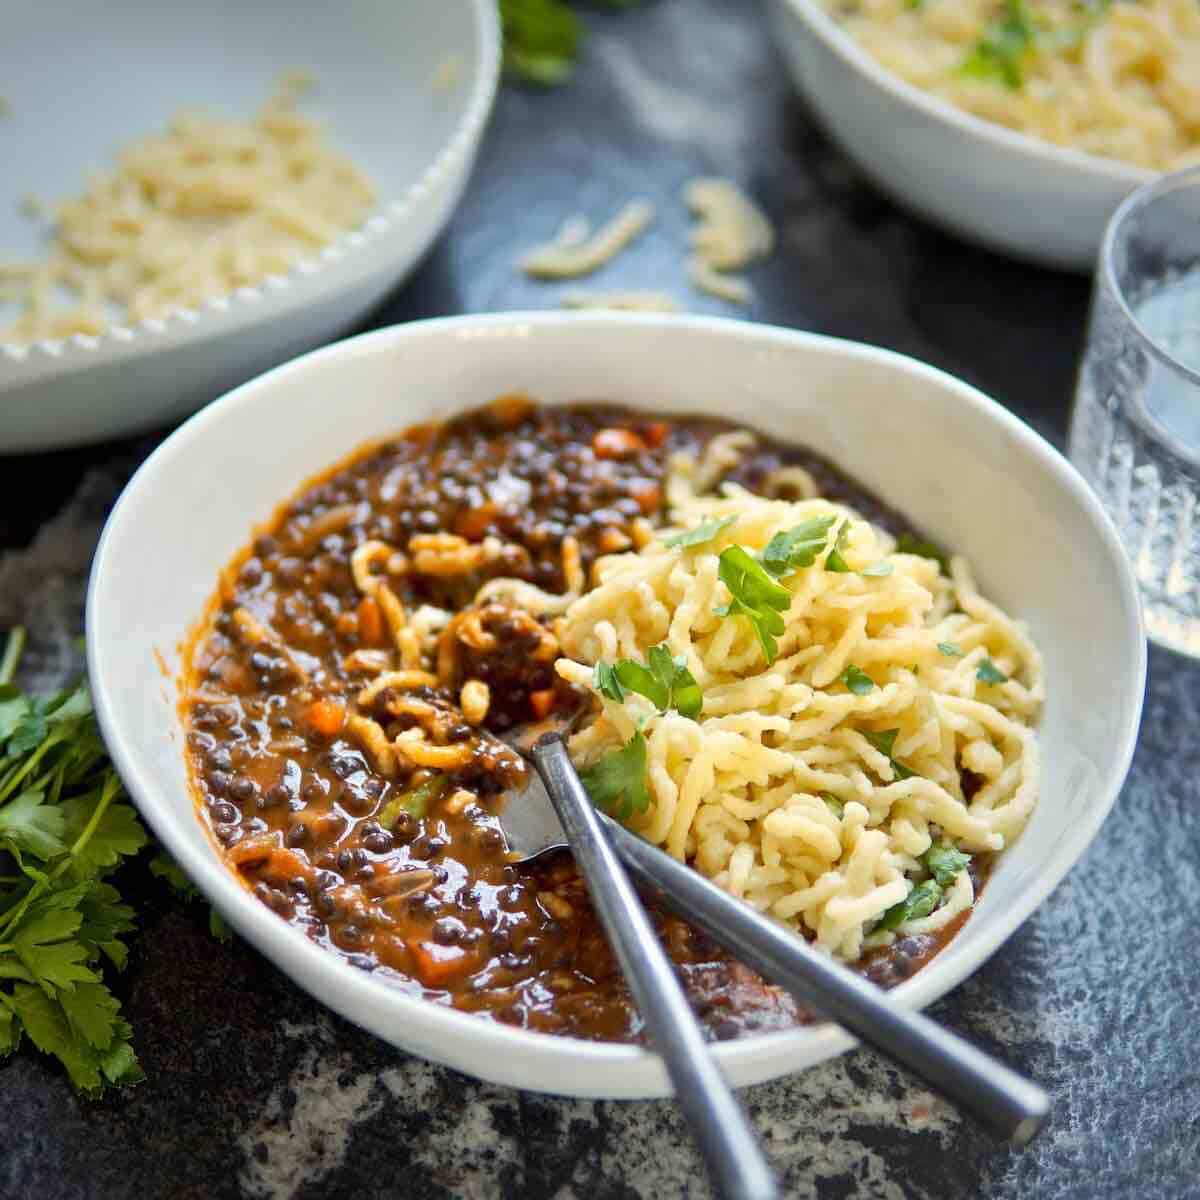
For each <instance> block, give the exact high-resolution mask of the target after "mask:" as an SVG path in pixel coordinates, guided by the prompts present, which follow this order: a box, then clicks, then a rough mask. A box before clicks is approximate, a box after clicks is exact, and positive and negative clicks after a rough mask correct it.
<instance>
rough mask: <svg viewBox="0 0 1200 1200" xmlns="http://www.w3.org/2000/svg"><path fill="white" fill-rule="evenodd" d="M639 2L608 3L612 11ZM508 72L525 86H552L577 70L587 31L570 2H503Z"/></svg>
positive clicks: (539, 0)
mask: <svg viewBox="0 0 1200 1200" xmlns="http://www.w3.org/2000/svg"><path fill="white" fill-rule="evenodd" d="M636 2H637V0H607V5H608V7H609V8H631V7H632V6H633V5H634V4H635V3H636ZM500 29H501V32H502V34H503V37H504V71H505V74H506V75H508V76H509V77H510V78H513V79H519V80H522V81H524V82H525V83H534V84H540V85H541V86H543V87H552V86H554V85H555V84H559V83H565V82H566V81H567V80H568V79H570V77H571V72H572V71H573V70H574V69H575V60H576V59H577V58H578V57H579V48H580V46H581V45H582V43H583V36H584V30H583V25H582V23H581V22H580V20H579V18H578V16H576V15H575V12H574V11H573V10H572V8H571V6H570V5H569V4H568V3H566V0H500Z"/></svg>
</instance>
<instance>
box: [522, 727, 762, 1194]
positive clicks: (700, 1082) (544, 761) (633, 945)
mask: <svg viewBox="0 0 1200 1200" xmlns="http://www.w3.org/2000/svg"><path fill="white" fill-rule="evenodd" d="M530 754H531V757H532V759H533V764H534V766H535V767H537V769H538V773H539V774H540V775H541V778H542V780H543V781H544V783H545V787H544V788H542V787H541V786H540V785H539V792H540V796H541V802H542V804H543V805H544V806H545V808H546V811H547V812H548V813H549V815H550V818H551V820H553V821H554V824H555V826H556V827H557V835H558V837H559V839H560V842H561V839H562V834H563V830H564V829H565V830H566V836H567V840H568V841H569V843H570V846H571V850H572V851H573V853H574V855H575V861H576V863H578V864H579V869H580V870H581V871H582V872H583V877H584V879H585V880H586V882H587V886H588V891H589V893H590V894H591V897H592V903H593V904H594V905H595V906H596V912H597V913H598V914H599V916H600V922H601V924H602V925H603V926H604V929H605V932H606V933H607V934H608V940H609V943H610V945H611V946H612V948H613V950H614V951H615V953H616V956H617V960H618V961H619V962H620V964H621V970H622V971H623V972H624V974H625V978H626V980H628V982H629V988H630V991H632V992H633V997H634V1000H635V1001H636V1002H637V1006H638V1011H639V1012H640V1013H641V1015H642V1019H643V1020H644V1021H645V1023H646V1030H647V1032H648V1033H649V1035H650V1042H651V1044H652V1045H653V1046H654V1049H655V1050H657V1051H658V1053H659V1055H660V1056H661V1057H662V1060H663V1063H664V1064H665V1066H666V1068H667V1072H668V1074H669V1075H670V1076H671V1082H672V1083H673V1084H674V1085H675V1095H676V1099H677V1100H678V1102H679V1107H680V1108H682V1109H683V1113H684V1116H685V1117H686V1118H687V1120H688V1124H689V1125H690V1126H691V1129H692V1134H693V1136H694V1137H695V1139H696V1144H697V1146H698V1147H699V1149H700V1153H701V1155H702V1156H703V1158H704V1161H705V1162H706V1163H707V1165H708V1169H709V1172H710V1174H711V1175H712V1179H713V1184H714V1186H715V1188H716V1191H717V1193H718V1195H720V1196H722V1197H725V1198H726V1200H775V1197H777V1196H778V1191H777V1190H776V1187H775V1179H774V1176H773V1174H772V1172H771V1168H770V1166H769V1165H768V1163H767V1160H766V1158H765V1157H764V1156H763V1152H762V1150H761V1148H760V1147H759V1145H758V1141H757V1139H756V1138H755V1136H754V1132H753V1130H752V1129H751V1127H750V1123H749V1120H748V1119H747V1117H746V1114H745V1112H744V1111H743V1109H742V1106H741V1105H740V1104H739V1103H738V1101H737V1098H736V1097H735V1096H734V1094H733V1092H732V1091H731V1090H730V1087H729V1084H728V1083H727V1082H726V1081H725V1078H724V1076H723V1075H722V1074H721V1071H720V1068H719V1067H718V1066H717V1064H716V1063H715V1062H714V1061H713V1059H712V1056H711V1055H710V1054H709V1052H708V1046H707V1045H706V1044H705V1041H704V1035H703V1034H702V1033H701V1032H700V1026H699V1025H698V1024H697V1022H696V1017H695V1014H694V1013H693V1012H692V1010H691V1008H690V1006H689V1005H688V1002H687V998H686V996H684V994H683V988H682V987H681V986H680V984H679V980H678V979H677V978H676V977H675V972H674V970H673V969H672V967H671V961H670V959H668V958H667V955H666V952H665V951H664V950H663V948H662V946H661V945H660V944H659V941H658V938H657V937H656V936H655V934H654V928H653V926H652V925H651V924H650V919H649V917H647V916H646V913H645V910H644V909H643V908H642V904H641V901H640V900H639V899H638V895H637V892H635V891H634V889H633V885H632V884H631V883H630V882H629V879H628V877H627V876H626V874H625V872H624V870H623V869H622V867H621V864H620V862H619V861H618V859H617V856H616V855H615V854H614V853H613V848H612V846H611V845H609V842H608V839H607V838H606V837H605V836H604V831H603V830H602V829H601V827H600V820H599V817H600V814H599V813H598V812H597V811H596V809H595V808H594V807H593V806H592V803H591V801H590V800H589V799H588V795H587V792H585V791H584V788H583V784H582V783H580V781H579V776H578V775H577V774H576V773H575V768H574V766H572V765H571V760H570V758H569V757H568V755H567V747H566V745H565V743H564V742H563V740H562V736H561V735H560V734H558V733H549V734H546V735H545V736H543V737H542V738H540V739H539V740H538V741H537V742H536V743H535V744H534V746H533V748H532V751H531V752H530ZM547 791H548V792H549V794H550V795H549V800H547V797H546V792H547ZM550 801H553V805H554V808H553V809H552V808H551V807H550ZM506 807H507V806H506ZM555 810H557V812H558V819H561V822H562V824H561V825H559V824H558V819H555V817H554V812H555ZM509 845H510V847H511V846H512V842H510V843H509Z"/></svg>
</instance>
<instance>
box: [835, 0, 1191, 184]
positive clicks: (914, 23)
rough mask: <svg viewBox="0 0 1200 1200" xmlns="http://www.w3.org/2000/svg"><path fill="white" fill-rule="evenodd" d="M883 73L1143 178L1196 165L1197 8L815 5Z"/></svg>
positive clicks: (1072, 3)
mask: <svg viewBox="0 0 1200 1200" xmlns="http://www.w3.org/2000/svg"><path fill="white" fill-rule="evenodd" d="M823 3H824V4H825V7H826V8H827V9H828V10H829V11H830V13H831V14H832V15H833V16H834V18H835V19H836V20H837V21H838V22H839V23H840V24H842V25H843V26H844V27H845V28H846V30H847V32H848V33H850V34H851V35H852V36H853V37H854V38H855V40H856V41H858V42H859V43H860V45H862V47H863V48H864V49H865V50H866V51H867V52H868V53H869V54H871V55H872V56H873V57H874V58H875V59H877V60H878V61H879V62H880V63H881V64H882V65H883V66H884V67H886V68H887V69H888V70H890V71H893V72H895V74H897V75H899V76H900V77H901V78H902V79H904V80H906V81H907V82H909V83H911V84H915V85H916V86H917V87H919V88H923V89H924V90H926V91H929V92H932V93H934V94H935V95H937V96H940V97H941V98H942V99H944V100H948V101H949V102H950V103H951V104H954V105H956V106H957V107H959V108H962V109H965V110H966V111H967V112H970V113H973V114H974V115H975V116H977V117H982V118H984V119H985V120H988V121H994V122H996V123H997V124H999V125H1005V126H1008V127H1009V128H1010V129H1015V130H1019V131H1020V132H1022V133H1027V134H1030V135H1031V136H1033V137H1037V138H1041V139H1042V140H1043V141H1047V142H1052V143H1054V144H1055V145H1059V146H1069V147H1071V148H1073V149H1076V150H1082V151H1085V152H1086V153H1089V154H1097V155H1101V156H1103V157H1106V158H1114V159H1120V160H1121V161H1123V162H1128V163H1133V164H1135V165H1137V166H1141V167H1149V168H1151V169H1154V170H1172V169H1175V168H1178V167H1183V166H1187V165H1190V164H1192V163H1195V162H1200V5H1198V4H1197V3H1196V0H1136V2H1134V0H1116V2H1113V3H1108V2H1106V0H916V2H915V3H914V0H823Z"/></svg>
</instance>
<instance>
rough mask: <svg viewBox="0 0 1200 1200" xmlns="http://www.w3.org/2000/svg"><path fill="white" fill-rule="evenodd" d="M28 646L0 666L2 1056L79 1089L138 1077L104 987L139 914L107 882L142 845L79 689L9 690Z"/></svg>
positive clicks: (16, 648) (142, 835) (120, 962)
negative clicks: (55, 1068) (40, 695)
mask: <svg viewBox="0 0 1200 1200" xmlns="http://www.w3.org/2000/svg"><path fill="white" fill-rule="evenodd" d="M23 641H24V637H23V634H22V633H20V632H15V633H13V634H10V635H9V639H8V642H7V645H6V649H5V653H4V655H3V658H2V660H0V1056H2V1055H6V1054H8V1053H11V1052H12V1051H13V1050H15V1049H16V1047H17V1045H18V1044H19V1042H20V1040H21V1038H22V1036H25V1037H28V1038H29V1040H30V1041H31V1042H32V1043H33V1044H34V1045H35V1046H36V1047H37V1048H38V1049H39V1050H41V1051H43V1052H44V1053H47V1054H52V1055H54V1056H55V1057H56V1058H58V1059H59V1061H60V1062H61V1063H62V1064H63V1066H64V1067H65V1068H66V1070H67V1073H68V1075H69V1076H70V1079H71V1082H72V1083H73V1084H74V1085H75V1087H77V1088H78V1089H79V1090H80V1091H84V1092H95V1091H99V1090H100V1088H102V1087H103V1086H105V1085H108V1084H125V1083H132V1082H134V1081H136V1080H138V1079H141V1078H142V1071H141V1068H140V1067H139V1065H138V1061H137V1056H136V1054H135V1053H134V1050H133V1046H132V1044H131V1042H130V1036H131V1030H130V1027H129V1024H128V1022H126V1021H125V1020H124V1019H123V1018H122V1016H121V1007H120V1004H119V1003H118V1001H117V999H116V998H115V997H114V996H113V994H112V992H111V991H110V990H109V988H108V985H107V983H106V982H105V978H104V963H105V962H107V963H108V964H109V966H110V967H111V968H114V969H116V970H120V969H121V968H122V967H124V965H125V960H126V957H127V950H126V946H125V943H124V941H123V940H122V939H123V938H124V936H125V935H126V934H127V933H129V931H130V930H131V929H133V924H134V921H133V919H134V912H133V909H132V908H130V907H129V906H128V905H126V904H123V903H122V902H121V898H120V896H119V894H118V893H117V891H116V889H115V888H113V887H112V886H111V885H109V884H108V883H106V882H105V878H106V876H108V875H110V874H111V873H112V872H113V871H114V870H115V869H116V868H117V867H118V866H119V865H120V863H121V862H122V861H123V860H125V859H127V858H129V857H131V856H132V855H135V854H137V853H138V851H140V850H141V849H142V847H143V846H145V845H146V844H147V842H148V840H149V839H148V838H147V836H146V832H145V830H144V829H143V828H142V826H141V824H140V823H139V821H138V819H137V815H136V814H135V813H134V811H133V809H132V808H131V807H130V806H129V805H128V804H126V803H124V799H125V796H124V789H123V788H122V786H121V781H120V779H119V778H118V776H117V774H116V772H115V771H114V770H113V768H112V765H111V764H110V762H109V760H108V756H107V754H106V753H105V750H104V745H103V743H102V742H101V740H100V734H99V730H98V728H97V726H96V720H95V717H94V716H93V714H92V705H91V697H90V696H89V694H88V690H87V687H86V685H84V684H80V685H79V686H77V687H75V688H71V689H68V690H67V691H65V692H62V693H60V694H59V695H57V696H55V697H53V698H51V699H49V700H42V699H36V698H33V697H30V696H27V695H25V694H24V693H23V692H21V691H20V690H19V689H18V688H17V687H16V686H15V685H14V684H13V683H12V678H13V675H14V673H15V669H16V664H17V660H18V658H19V657H20V653H21V646H22V644H23Z"/></svg>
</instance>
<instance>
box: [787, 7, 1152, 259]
mask: <svg viewBox="0 0 1200 1200" xmlns="http://www.w3.org/2000/svg"><path fill="white" fill-rule="evenodd" d="M767 7H768V11H769V15H770V20H771V23H772V25H773V26H774V29H775V33H776V38H777V41H778V43H779V46H780V49H781V50H782V51H783V53H784V56H785V58H786V59H787V62H788V64H789V65H790V67H791V69H792V75H793V76H794V78H795V81H796V84H797V86H798V87H799V89H800V91H801V93H802V94H803V95H804V98H805V99H806V100H807V101H808V103H809V105H810V106H811V108H812V109H813V111H814V112H815V113H816V114H817V116H818V117H819V118H820V120H821V122H822V123H823V124H824V125H825V127H826V128H827V129H828V131H829V133H830V134H831V135H832V137H833V138H834V139H835V140H836V141H837V142H839V143H840V144H841V146H842V148H843V149H844V150H845V151H846V153H847V154H849V155H850V157H851V158H852V159H854V161H855V162H856V163H857V164H858V165H859V167H861V168H862V170H863V172H864V173H865V174H867V175H869V176H870V177H871V178H872V179H873V180H874V181H875V182H876V183H877V184H878V185H879V186H880V187H881V188H883V190H884V191H886V192H888V193H889V194H891V195H892V196H893V197H894V198H895V199H896V200H898V201H899V202H900V203H901V204H904V205H905V206H907V207H908V208H911V209H914V210H915V211H916V212H917V213H918V214H920V215H921V216H923V217H927V218H929V219H930V220H932V221H936V222H937V223H938V224H940V225H944V226H946V227H947V228H948V229H950V230H951V231H953V232H955V233H958V234H961V235H963V236H964V237H967V238H969V239H971V240H972V241H976V242H980V243H982V244H983V245H985V246H987V247H989V248H991V249H994V250H1001V251H1004V252H1007V253H1011V254H1014V255H1017V256H1018V257H1021V258H1026V259H1029V260H1031V261H1033V262H1037V263H1041V264H1044V265H1046V266H1052V267H1068V268H1071V269H1074V270H1086V271H1090V270H1092V269H1093V267H1094V266H1095V263H1096V255H1097V252H1098V251H1099V248H1100V241H1101V238H1102V237H1103V235H1104V227H1105V225H1106V224H1107V223H1108V218H1109V217H1110V216H1111V215H1112V213H1113V210H1114V209H1115V208H1116V207H1117V205H1118V204H1119V203H1120V202H1121V200H1122V199H1124V197H1125V196H1126V195H1128V193H1129V192H1131V191H1133V189H1134V188H1137V187H1140V186H1141V185H1142V184H1143V183H1146V182H1147V181H1149V180H1150V179H1153V178H1154V172H1152V171H1148V170H1145V169H1144V168H1141V167H1133V166H1128V165H1125V164H1123V163H1119V162H1116V161H1114V160H1111V159H1105V158H1099V157H1097V156H1096V155H1092V154H1083V153H1080V152H1079V151H1075V150H1068V149H1064V148H1062V147H1059V146H1053V145H1051V144H1050V143H1048V142H1042V141H1039V140H1037V139H1036V138H1032V137H1028V136H1027V135H1025V134H1022V133H1016V132H1014V131H1012V130H1009V129H1006V128H1004V127H1003V126H1001V125H996V124H993V123H992V122H990V121H984V120H981V119H980V118H979V117H975V116H972V115H971V114H970V113H967V112H964V111H963V110H962V109H959V108H955V107H954V106H953V105H952V104H948V103H947V102H946V101H944V100H941V99H939V98H938V97H937V96H934V95H931V94H930V93H929V92H925V91H922V90H921V89H920V88H917V87H914V86H913V85H912V84H909V83H906V82H905V81H904V80H903V79H901V78H900V77H899V76H898V75H894V74H893V73H892V72H891V71H888V70H887V69H886V68H884V67H882V66H881V65H880V64H879V63H878V62H876V61H875V59H873V58H872V57H871V56H870V55H869V54H867V52H866V51H865V50H863V49H862V48H861V47H860V46H859V45H858V43H857V42H855V41H854V39H853V38H852V37H850V36H849V35H848V34H847V33H846V32H845V31H844V30H842V29H841V28H839V27H838V25H837V24H836V23H835V22H834V21H833V20H832V18H831V17H830V16H829V15H828V13H826V12H825V10H824V9H823V8H822V7H821V5H820V3H819V0H767Z"/></svg>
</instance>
